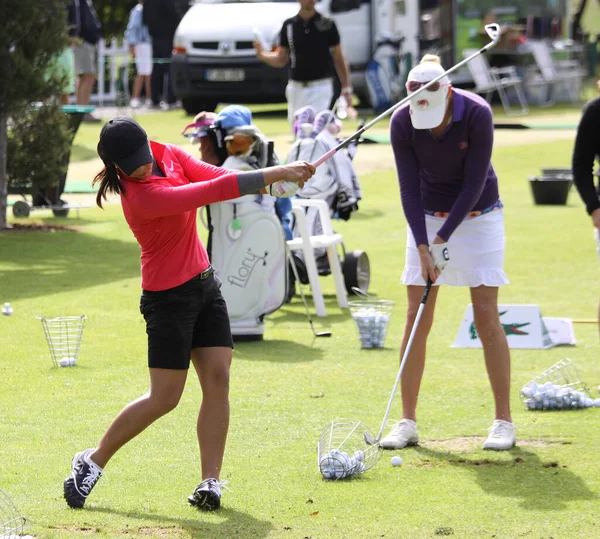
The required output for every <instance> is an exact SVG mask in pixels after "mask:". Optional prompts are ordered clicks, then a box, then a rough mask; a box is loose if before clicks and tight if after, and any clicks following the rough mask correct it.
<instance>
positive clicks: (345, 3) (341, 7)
mask: <svg viewBox="0 0 600 539" xmlns="http://www.w3.org/2000/svg"><path fill="white" fill-rule="evenodd" d="M360 3H361V0H331V5H330V6H329V11H330V12H331V13H344V12H346V11H352V10H353V9H358V8H360Z"/></svg>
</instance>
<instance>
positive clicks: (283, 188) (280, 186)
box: [267, 180, 299, 198]
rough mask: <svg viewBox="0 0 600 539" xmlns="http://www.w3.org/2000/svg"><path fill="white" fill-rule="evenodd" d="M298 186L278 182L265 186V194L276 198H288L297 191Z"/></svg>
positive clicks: (293, 183) (283, 181) (282, 181)
mask: <svg viewBox="0 0 600 539" xmlns="http://www.w3.org/2000/svg"><path fill="white" fill-rule="evenodd" d="M298 188H299V186H298V184H297V183H295V182H288V181H285V180H280V181H278V182H275V183H272V184H271V185H267V193H269V194H270V195H272V196H274V197H277V198H290V197H291V196H293V195H295V194H296V191H298Z"/></svg>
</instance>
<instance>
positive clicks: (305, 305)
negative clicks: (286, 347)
mask: <svg viewBox="0 0 600 539" xmlns="http://www.w3.org/2000/svg"><path fill="white" fill-rule="evenodd" d="M288 260H289V262H290V265H291V266H292V272H293V273H294V278H295V279H296V281H297V283H298V290H300V296H302V303H304V310H305V311H306V317H307V318H308V323H309V324H310V329H311V330H312V332H313V335H314V336H315V337H318V336H319V335H318V334H317V332H316V331H315V328H314V327H313V323H312V318H311V317H310V313H309V312H308V304H307V303H306V297H305V296H304V292H303V290H302V283H301V282H300V277H299V276H298V268H297V267H296V262H295V261H294V257H293V256H292V252H291V251H289V250H288Z"/></svg>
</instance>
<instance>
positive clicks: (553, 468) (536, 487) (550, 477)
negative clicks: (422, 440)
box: [415, 446, 597, 511]
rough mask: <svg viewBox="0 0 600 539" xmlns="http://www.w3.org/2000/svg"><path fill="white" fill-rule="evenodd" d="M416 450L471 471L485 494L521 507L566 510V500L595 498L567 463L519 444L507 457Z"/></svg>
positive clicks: (421, 453) (504, 453) (508, 452)
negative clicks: (483, 456) (549, 458)
mask: <svg viewBox="0 0 600 539" xmlns="http://www.w3.org/2000/svg"><path fill="white" fill-rule="evenodd" d="M415 451H416V452H417V453H419V454H420V455H421V456H423V457H429V458H431V459H437V460H445V461H447V462H448V464H450V465H451V466H456V467H457V468H462V469H463V470H466V471H468V472H470V473H472V474H474V476H475V480H476V481H477V483H478V484H479V486H480V487H481V489H482V490H483V491H485V492H486V493H487V494H491V495H493V496H505V497H509V498H515V499H516V500H518V501H519V505H520V506H521V507H522V508H523V509H528V510H532V511H561V510H564V509H567V503H568V502H574V501H580V500H594V499H596V498H597V495H596V494H595V493H594V492H592V491H591V490H590V489H589V488H588V486H587V484H586V483H585V481H584V480H583V479H581V477H579V476H578V475H576V474H574V473H573V472H571V471H570V470H569V469H568V468H567V466H566V465H563V464H560V463H558V462H556V461H548V462H544V461H542V460H541V459H540V457H539V456H538V455H537V454H535V453H533V452H531V451H527V450H525V449H522V448H520V447H518V446H517V447H514V448H512V449H511V450H510V451H507V452H502V453H503V455H510V457H512V458H511V459H510V460H504V459H502V460H501V459H500V458H498V457H499V455H498V454H497V453H491V454H490V456H489V457H488V458H481V457H474V456H466V455H465V454H464V453H452V452H449V451H439V450H434V449H430V448H426V447H423V446H416V447H415Z"/></svg>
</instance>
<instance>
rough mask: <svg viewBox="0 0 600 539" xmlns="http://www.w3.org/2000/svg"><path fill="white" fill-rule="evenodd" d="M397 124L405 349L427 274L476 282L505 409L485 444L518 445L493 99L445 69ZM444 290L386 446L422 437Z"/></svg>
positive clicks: (412, 81)
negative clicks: (420, 418)
mask: <svg viewBox="0 0 600 539" xmlns="http://www.w3.org/2000/svg"><path fill="white" fill-rule="evenodd" d="M443 73H444V69H443V68H442V66H441V65H440V64H439V58H437V57H436V56H431V55H428V56H426V57H425V58H423V60H422V61H421V63H420V64H419V65H417V66H416V67H415V68H414V69H413V70H412V71H411V72H410V73H409V76H408V81H407V83H406V87H407V90H408V93H409V95H410V93H412V92H415V91H416V90H417V89H418V88H420V87H421V86H423V85H424V84H426V83H427V82H430V81H431V80H433V79H434V78H436V77H438V76H440V75H442V74H443ZM390 128H391V142H392V148H393V150H394V157H395V160H396V168H397V171H398V180H399V183H400V194H401V198H402V207H403V209H404V214H405V216H406V220H407V221H408V225H409V226H408V232H407V234H408V237H407V245H406V266H405V269H404V273H403V275H402V282H403V283H404V284H406V285H407V293H408V312H407V317H406V328H405V332H404V338H403V340H402V349H401V354H400V357H402V355H403V354H404V350H405V348H406V344H407V341H408V337H409V335H410V332H411V329H412V326H413V323H414V320H415V317H416V314H417V310H418V308H419V303H420V301H421V297H422V295H423V291H424V286H425V282H426V280H427V279H431V280H432V281H433V282H434V283H435V285H440V284H447V285H451V286H468V287H469V288H470V290H471V300H472V303H473V315H474V319H475V327H476V328H477V332H478V334H479V338H480V339H481V342H482V344H483V353H484V357H485V364H486V367H487V372H488V376H489V379H490V383H491V386H492V392H493V394H494V399H495V406H496V419H495V421H494V423H493V425H492V427H491V428H490V429H489V436H488V438H487V440H486V441H485V443H484V445H483V447H484V449H496V450H504V449H510V448H511V447H513V446H514V445H515V428H514V426H513V424H512V419H511V414H510V405H509V392H510V353H509V349H508V343H507V341H506V335H505V334H504V330H503V328H502V324H501V323H500V317H499V315H498V287H499V286H500V285H503V284H507V283H508V279H507V277H506V274H505V273H504V270H503V265H504V247H505V238H504V220H503V219H504V216H503V211H502V203H501V202H500V199H499V198H498V180H497V178H496V173H495V172H494V169H493V167H492V164H491V162H490V159H491V155H492V146H493V139H494V124H493V119H492V112H491V109H490V107H489V105H488V104H487V103H486V102H485V100H484V99H482V98H481V97H479V96H477V95H475V94H472V93H470V92H465V91H462V90H458V89H454V88H452V87H451V85H450V80H449V79H448V77H447V76H444V77H443V78H441V79H440V81H439V82H438V83H435V84H433V85H432V86H431V87H430V88H429V89H426V90H424V91H423V92H421V93H420V94H418V95H416V96H415V97H414V98H413V99H411V100H410V102H409V104H407V105H406V106H404V107H401V108H399V109H398V110H397V111H396V112H395V113H394V115H393V116H392V119H391V123H390ZM438 290H439V287H438V286H434V287H432V289H431V292H430V294H429V299H428V301H427V303H426V306H425V309H424V311H423V315H422V318H421V320H420V322H419V326H418V329H417V331H416V334H415V337H414V340H413V343H412V346H411V350H410V353H409V356H408V359H407V361H406V365H405V368H404V372H403V375H402V380H401V390H402V408H403V414H402V420H401V421H400V422H399V423H398V424H396V425H395V426H394V428H393V429H392V431H391V432H390V433H389V434H388V435H387V436H386V437H385V438H383V439H382V440H381V447H383V448H385V449H400V448H402V447H405V446H407V445H412V444H415V443H417V441H418V434H417V425H416V406H417V398H418V395H419V387H420V385H421V378H422V375H423V368H424V366H425V348H426V342H427V336H428V334H429V331H430V329H431V326H432V323H433V314H434V309H435V303H436V299H437V295H438Z"/></svg>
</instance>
